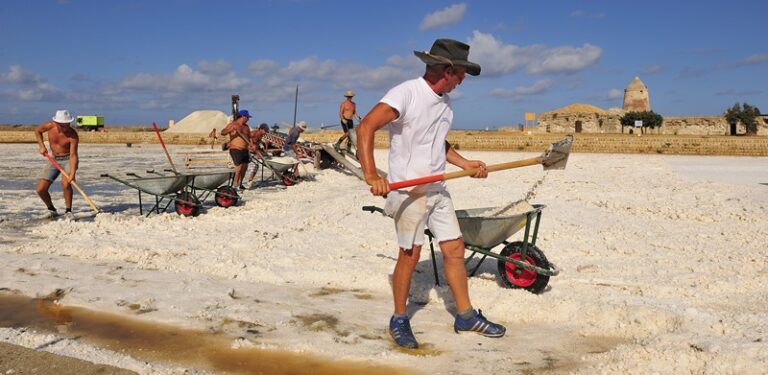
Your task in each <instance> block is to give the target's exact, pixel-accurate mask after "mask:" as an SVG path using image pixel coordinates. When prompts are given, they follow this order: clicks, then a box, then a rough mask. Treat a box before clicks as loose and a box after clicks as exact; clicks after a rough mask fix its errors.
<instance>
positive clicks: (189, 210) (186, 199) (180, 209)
mask: <svg viewBox="0 0 768 375" xmlns="http://www.w3.org/2000/svg"><path fill="white" fill-rule="evenodd" d="M174 208H175V209H176V213H177V214H179V215H184V216H192V217H195V216H197V215H199V214H200V200H199V199H197V197H196V196H195V195H194V194H192V193H190V192H186V191H185V192H182V193H179V194H176V201H175V203H174Z"/></svg>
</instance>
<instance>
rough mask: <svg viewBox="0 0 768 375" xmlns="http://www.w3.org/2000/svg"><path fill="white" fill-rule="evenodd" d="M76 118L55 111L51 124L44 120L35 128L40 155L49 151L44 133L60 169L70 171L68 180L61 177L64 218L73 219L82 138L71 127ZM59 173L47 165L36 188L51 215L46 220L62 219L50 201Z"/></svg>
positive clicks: (48, 213)
mask: <svg viewBox="0 0 768 375" xmlns="http://www.w3.org/2000/svg"><path fill="white" fill-rule="evenodd" d="M73 121H75V118H74V117H73V116H72V115H71V114H70V113H69V111H68V110H66V109H60V110H58V111H56V115H55V116H54V117H53V118H51V120H50V121H45V122H43V123H42V124H40V125H38V126H36V127H35V140H36V141H37V146H38V152H40V154H41V155H44V156H45V155H48V148H47V147H46V146H45V142H44V140H43V134H45V133H48V145H49V146H50V147H51V155H50V156H51V157H53V159H54V160H55V161H56V163H58V164H59V166H60V167H61V168H62V169H63V170H64V171H65V172H68V173H67V175H68V176H69V178H67V177H63V176H62V178H61V190H62V192H63V193H64V208H65V211H64V216H65V217H66V218H70V219H71V218H73V217H74V216H73V213H72V182H73V181H75V178H76V176H77V167H78V164H79V163H78V152H77V149H78V144H79V143H80V138H79V137H78V135H77V131H75V129H73V128H72V126H70V124H71V123H72V122H73ZM59 174H61V173H60V171H59V169H58V168H56V166H54V165H53V163H51V162H48V163H47V164H46V165H45V167H43V171H42V172H41V174H40V179H38V181H37V186H35V192H36V193H37V195H38V196H39V197H40V199H42V200H43V203H45V205H46V207H47V208H48V212H47V213H46V214H45V215H44V216H45V217H46V218H55V217H57V216H59V213H58V212H57V211H56V208H55V207H54V205H53V201H52V200H51V194H50V193H49V192H48V189H49V188H50V187H51V184H52V183H53V181H54V180H56V178H57V177H59Z"/></svg>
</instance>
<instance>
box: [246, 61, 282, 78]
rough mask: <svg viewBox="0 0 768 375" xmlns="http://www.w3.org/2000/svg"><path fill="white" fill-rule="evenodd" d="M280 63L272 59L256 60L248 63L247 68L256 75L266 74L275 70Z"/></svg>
mask: <svg viewBox="0 0 768 375" xmlns="http://www.w3.org/2000/svg"><path fill="white" fill-rule="evenodd" d="M279 67H280V65H279V64H278V63H277V62H275V61H272V60H256V61H253V62H251V63H250V64H248V70H249V71H251V72H253V73H254V74H256V75H260V76H263V75H268V74H270V73H272V72H274V71H275V70H277V69H278V68H279Z"/></svg>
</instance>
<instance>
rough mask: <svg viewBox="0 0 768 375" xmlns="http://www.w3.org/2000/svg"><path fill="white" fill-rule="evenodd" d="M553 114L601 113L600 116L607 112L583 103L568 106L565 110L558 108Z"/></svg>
mask: <svg viewBox="0 0 768 375" xmlns="http://www.w3.org/2000/svg"><path fill="white" fill-rule="evenodd" d="M551 112H557V113H599V114H605V113H606V112H605V110H604V109H602V108H600V107H596V106H594V105H591V104H581V103H574V104H571V105H567V106H565V107H563V108H558V109H556V110H554V111H551Z"/></svg>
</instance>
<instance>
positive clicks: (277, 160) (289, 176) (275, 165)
mask: <svg viewBox="0 0 768 375" xmlns="http://www.w3.org/2000/svg"><path fill="white" fill-rule="evenodd" d="M251 161H253V162H255V163H258V164H260V165H261V166H262V167H264V168H267V169H269V170H270V171H272V175H273V176H275V178H277V179H278V180H280V182H282V183H283V185H285V186H292V185H296V183H298V182H299V176H297V175H296V173H295V172H294V171H295V169H296V166H297V165H299V163H300V161H298V160H296V159H294V158H291V157H271V156H265V157H258V156H256V155H251ZM263 180H264V169H263V168H262V181H263Z"/></svg>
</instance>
